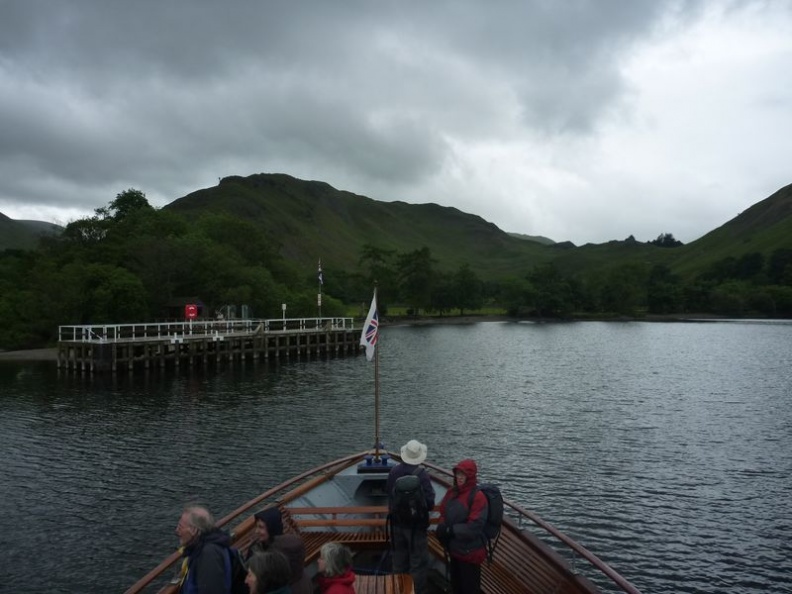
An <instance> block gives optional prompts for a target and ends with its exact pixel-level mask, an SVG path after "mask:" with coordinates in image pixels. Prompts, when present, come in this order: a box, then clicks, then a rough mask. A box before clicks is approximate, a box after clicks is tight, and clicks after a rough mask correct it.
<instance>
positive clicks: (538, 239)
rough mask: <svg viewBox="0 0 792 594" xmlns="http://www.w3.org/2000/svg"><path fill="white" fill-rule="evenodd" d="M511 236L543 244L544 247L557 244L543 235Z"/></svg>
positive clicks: (513, 234) (517, 234) (516, 234)
mask: <svg viewBox="0 0 792 594" xmlns="http://www.w3.org/2000/svg"><path fill="white" fill-rule="evenodd" d="M509 235H511V236H512V237H516V238H517V239H525V240H527V241H535V242H536V243H541V244H542V245H554V244H555V243H556V242H555V241H553V240H552V239H550V238H549V237H544V236H542V235H524V234H522V233H509Z"/></svg>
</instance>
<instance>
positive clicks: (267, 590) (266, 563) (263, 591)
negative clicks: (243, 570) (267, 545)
mask: <svg viewBox="0 0 792 594" xmlns="http://www.w3.org/2000/svg"><path fill="white" fill-rule="evenodd" d="M247 567H248V573H247V577H246V578H245V583H246V584H247V587H248V590H249V591H250V594H290V593H291V592H292V590H291V588H290V587H289V579H291V568H290V567H289V560H288V559H287V558H286V555H284V554H283V553H281V552H280V551H275V550H270V551H264V552H260V553H255V554H254V555H253V556H252V557H251V558H250V559H248V564H247Z"/></svg>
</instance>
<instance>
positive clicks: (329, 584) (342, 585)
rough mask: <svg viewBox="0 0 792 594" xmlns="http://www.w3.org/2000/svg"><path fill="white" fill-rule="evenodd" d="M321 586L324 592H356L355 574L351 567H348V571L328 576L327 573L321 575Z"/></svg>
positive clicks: (332, 593)
mask: <svg viewBox="0 0 792 594" xmlns="http://www.w3.org/2000/svg"><path fill="white" fill-rule="evenodd" d="M318 581H319V587H320V588H321V589H322V594H355V587H354V586H353V584H354V583H355V574H354V573H353V572H352V570H351V569H347V570H346V573H344V574H342V575H336V576H333V577H328V576H326V575H321V574H320V575H319V579H318Z"/></svg>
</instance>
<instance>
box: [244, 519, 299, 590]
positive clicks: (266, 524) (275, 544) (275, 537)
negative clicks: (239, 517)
mask: <svg viewBox="0 0 792 594" xmlns="http://www.w3.org/2000/svg"><path fill="white" fill-rule="evenodd" d="M254 517H255V518H256V525H255V532H256V537H255V538H256V540H255V541H254V542H253V544H251V545H250V548H249V549H248V553H247V557H248V559H249V558H251V557H252V556H253V555H254V554H256V553H260V552H263V551H270V550H274V551H280V552H281V553H283V555H284V556H285V557H286V559H288V561H289V567H290V569H291V579H290V580H289V585H290V586H291V591H292V594H312V592H313V588H312V585H311V579H310V577H309V576H308V574H307V573H306V572H305V543H304V542H303V540H302V538H300V536H299V535H297V534H292V533H286V534H284V531H283V516H282V515H281V511H280V509H278V508H277V507H269V508H267V509H264V510H261V511H259V512H256V513H255V514H254Z"/></svg>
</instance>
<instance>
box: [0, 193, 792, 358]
mask: <svg viewBox="0 0 792 594" xmlns="http://www.w3.org/2000/svg"><path fill="white" fill-rule="evenodd" d="M658 242H659V243H660V244H662V245H663V247H669V248H671V249H673V246H674V245H675V244H674V243H673V236H671V235H670V234H668V235H666V236H661V237H660V238H658ZM375 285H376V286H377V287H378V291H379V293H378V294H379V303H380V310H381V312H382V315H388V310H389V308H393V307H394V306H397V305H398V306H401V307H400V311H402V310H403V311H404V312H406V313H407V314H408V315H409V314H412V315H425V314H431V315H446V314H452V313H454V314H460V315H463V314H465V313H469V312H475V311H478V310H480V309H482V308H483V307H488V308H494V309H499V310H501V311H505V312H507V313H508V314H510V315H513V316H521V317H539V318H569V317H582V316H586V315H590V316H599V317H608V316H619V315H626V316H640V315H644V314H646V313H652V314H689V313H713V314H720V315H729V316H738V317H742V316H749V315H760V316H767V317H792V250H789V249H779V250H776V251H775V252H773V253H772V254H771V256H770V257H768V258H765V257H764V256H763V255H762V254H760V253H753V254H746V255H744V256H741V257H739V258H724V259H723V260H721V261H719V262H716V263H715V264H713V265H712V266H711V267H710V268H708V269H707V270H706V271H704V272H703V273H702V274H700V275H698V276H697V277H696V278H694V279H693V280H682V279H681V278H680V277H679V276H677V275H675V274H674V273H673V272H672V271H671V270H670V269H669V268H667V267H665V266H662V265H658V266H653V267H649V266H646V265H641V264H627V265H623V266H619V267H616V268H613V269H611V270H610V271H608V272H607V273H605V274H602V273H598V274H589V275H587V274H585V273H581V274H576V275H568V274H564V273H563V272H562V271H561V270H559V269H558V268H557V267H556V266H555V265H553V264H545V265H542V266H537V267H534V268H532V269H530V270H526V271H525V274H524V275H522V276H519V277H514V278H508V279H502V280H499V281H486V282H485V281H482V280H481V279H480V277H479V276H478V275H477V274H476V273H475V272H474V271H473V270H472V269H471V268H470V266H468V265H466V264H463V265H461V266H459V267H458V268H457V269H455V270H448V269H447V268H446V267H444V266H443V264H442V263H441V262H437V261H436V260H435V259H434V258H433V256H432V254H431V251H430V250H429V248H426V247H423V248H420V249H416V250H414V251H409V252H396V251H394V250H388V249H385V248H382V247H379V246H375V245H364V246H361V251H360V259H359V265H358V268H357V269H356V270H342V269H335V268H333V267H332V266H326V267H325V268H324V285H323V286H322V287H321V290H322V292H323V297H322V307H321V312H322V314H323V315H325V316H344V315H349V313H350V312H352V313H354V314H356V315H357V314H360V313H361V312H365V309H366V308H367V307H368V302H369V300H370V299H371V291H372V287H374V286H375ZM318 290H319V287H318V279H317V277H316V270H310V271H308V270H305V269H304V266H303V267H300V266H298V265H296V264H295V263H293V262H289V261H287V260H286V259H284V258H283V257H282V256H281V255H280V246H279V245H277V244H275V243H274V242H272V241H271V239H270V238H268V237H267V236H265V235H264V234H263V233H261V231H260V230H259V229H258V228H257V227H256V226H255V225H253V224H251V223H248V222H247V221H244V220H242V219H239V218H236V217H233V216H230V215H226V214H205V215H203V216H201V217H199V218H197V219H195V220H188V219H185V218H184V217H182V216H180V215H176V214H173V213H172V212H170V211H167V210H161V209H155V208H153V207H151V205H150V204H149V203H148V201H147V199H146V197H145V195H144V194H143V193H142V192H140V191H138V190H135V189H129V190H127V191H125V192H121V193H120V194H118V195H117V196H116V198H115V199H114V200H113V201H111V202H110V203H109V204H108V205H107V206H106V207H103V208H99V209H97V210H96V211H95V212H94V215H93V216H90V217H86V218H83V219H79V220H77V221H74V222H72V223H70V224H69V225H67V227H66V228H65V230H64V231H63V233H62V234H61V235H59V236H57V237H49V238H45V239H43V240H42V242H41V244H40V245H39V247H38V248H37V249H36V250H32V251H23V250H5V251H4V252H2V253H0V321H2V323H1V324H0V348H2V349H21V348H34V347H39V346H42V345H45V344H51V343H52V342H54V340H56V339H57V327H58V326H59V325H69V324H120V323H133V322H143V321H146V322H150V321H163V320H165V319H167V317H168V315H172V313H171V314H169V313H168V312H169V311H171V312H172V309H171V310H169V309H168V306H169V305H170V304H172V303H173V301H174V300H177V299H179V298H186V297H198V298H200V299H201V301H202V302H203V303H204V304H205V306H206V307H205V310H204V315H205V316H212V315H213V314H214V312H215V311H216V310H218V309H219V308H220V307H222V306H224V305H226V304H235V305H241V304H246V305H248V306H249V307H250V310H251V312H252V315H253V316H255V317H262V318H268V317H269V318H272V317H280V315H281V304H283V303H286V304H288V315H289V317H313V316H316V315H317V314H318V304H317V291H318Z"/></svg>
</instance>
